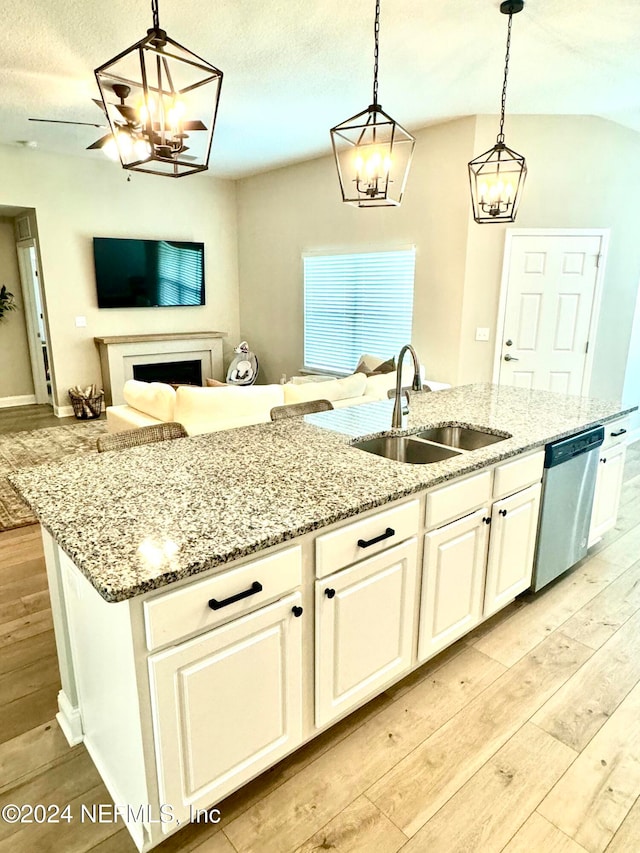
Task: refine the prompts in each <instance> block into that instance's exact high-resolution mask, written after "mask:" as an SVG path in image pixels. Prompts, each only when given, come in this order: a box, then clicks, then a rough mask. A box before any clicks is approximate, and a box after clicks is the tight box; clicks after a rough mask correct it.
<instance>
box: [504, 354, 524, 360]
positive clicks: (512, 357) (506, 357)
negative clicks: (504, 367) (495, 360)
mask: <svg viewBox="0 0 640 853" xmlns="http://www.w3.org/2000/svg"><path fill="white" fill-rule="evenodd" d="M504 360H505V361H520V359H519V358H516V357H515V356H514V355H509V353H507V354H506V355H505V357H504Z"/></svg>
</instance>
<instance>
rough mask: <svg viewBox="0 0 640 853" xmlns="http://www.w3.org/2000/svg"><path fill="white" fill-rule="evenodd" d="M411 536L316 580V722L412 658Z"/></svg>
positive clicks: (355, 700) (364, 694) (356, 699)
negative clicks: (360, 561) (349, 566)
mask: <svg viewBox="0 0 640 853" xmlns="http://www.w3.org/2000/svg"><path fill="white" fill-rule="evenodd" d="M416 557H417V541H416V539H415V538H413V539H409V541H408V542H405V543H404V544H402V545H398V546H397V547H395V548H389V549H388V550H387V551H383V552H382V553H381V554H378V555H377V556H376V557H371V559H369V560H364V561H363V562H362V563H358V564H357V565H355V566H352V567H351V568H350V569H343V570H342V571H341V572H336V573H335V574H333V575H329V576H328V577H326V578H323V579H322V580H319V581H316V724H317V725H318V726H323V725H325V724H326V723H329V722H331V721H332V720H334V719H335V718H336V717H339V716H340V715H341V714H344V713H346V711H348V710H350V709H351V708H355V707H356V705H358V704H359V703H360V702H361V701H362V700H363V699H365V698H366V697H367V696H369V695H372V694H374V693H377V692H378V689H379V688H380V687H382V686H384V685H385V684H386V683H387V682H389V681H391V680H392V679H394V678H397V677H398V676H399V675H401V674H402V673H403V672H405V671H407V670H408V669H409V668H410V666H411V663H412V655H413V626H414V611H415V607H414V604H415V596H416V574H417V571H416V569H417V567H416Z"/></svg>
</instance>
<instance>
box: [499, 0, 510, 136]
mask: <svg viewBox="0 0 640 853" xmlns="http://www.w3.org/2000/svg"><path fill="white" fill-rule="evenodd" d="M512 21H513V13H511V12H510V13H509V25H508V26H507V52H506V55H505V58H504V81H503V83H502V101H501V103H500V131H499V133H498V138H497V142H499V143H504V113H505V109H506V105H507V77H508V76H509V54H510V50H511V22H512Z"/></svg>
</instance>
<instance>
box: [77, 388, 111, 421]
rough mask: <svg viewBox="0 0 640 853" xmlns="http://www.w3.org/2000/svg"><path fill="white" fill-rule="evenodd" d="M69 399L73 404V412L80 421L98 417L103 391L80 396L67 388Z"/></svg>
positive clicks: (102, 400)
mask: <svg viewBox="0 0 640 853" xmlns="http://www.w3.org/2000/svg"><path fill="white" fill-rule="evenodd" d="M69 399H70V400H71V405H72V406H73V414H74V415H75V416H76V418H78V420H81V421H88V420H91V419H92V418H99V417H100V414H101V413H102V404H103V402H104V392H101V393H100V394H96V395H95V397H82V396H80V395H79V394H76V393H75V392H74V391H72V390H71V389H69Z"/></svg>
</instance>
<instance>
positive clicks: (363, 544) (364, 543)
mask: <svg viewBox="0 0 640 853" xmlns="http://www.w3.org/2000/svg"><path fill="white" fill-rule="evenodd" d="M395 535H396V532H395V530H394V529H393V527H387V529H386V530H385V532H384V533H381V534H380V536H376V538H375V539H358V548H368V547H369V545H376V544H377V543H378V542H382V541H383V540H385V539H388V538H389V537H390V536H395Z"/></svg>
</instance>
